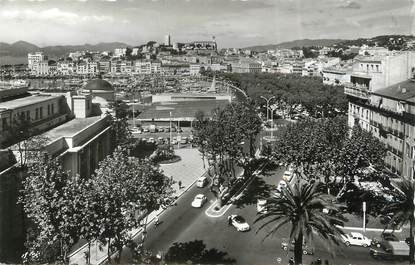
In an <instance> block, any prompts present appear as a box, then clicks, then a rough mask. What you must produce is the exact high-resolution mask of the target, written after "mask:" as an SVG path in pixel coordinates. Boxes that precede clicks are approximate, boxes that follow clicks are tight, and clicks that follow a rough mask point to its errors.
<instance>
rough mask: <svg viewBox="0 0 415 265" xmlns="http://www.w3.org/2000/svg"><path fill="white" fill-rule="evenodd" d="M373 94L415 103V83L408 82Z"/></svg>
mask: <svg viewBox="0 0 415 265" xmlns="http://www.w3.org/2000/svg"><path fill="white" fill-rule="evenodd" d="M403 90H404V91H405V92H404V93H403V92H402V91H403ZM372 94H375V95H379V96H384V97H388V98H393V99H397V100H404V101H412V102H415V100H414V98H415V81H412V80H406V81H403V82H400V83H397V84H394V85H391V86H388V87H386V88H383V89H381V90H377V91H374V92H372Z"/></svg>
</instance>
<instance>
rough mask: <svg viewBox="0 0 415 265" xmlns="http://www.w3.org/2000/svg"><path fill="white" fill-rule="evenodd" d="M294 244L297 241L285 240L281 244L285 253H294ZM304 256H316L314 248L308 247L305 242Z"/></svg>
mask: <svg viewBox="0 0 415 265" xmlns="http://www.w3.org/2000/svg"><path fill="white" fill-rule="evenodd" d="M294 243H295V241H294V240H292V241H291V242H289V240H288V239H286V238H283V239H282V242H281V248H282V249H283V250H285V251H288V250H289V251H294ZM303 254H304V255H314V248H313V247H311V246H308V245H307V244H306V243H305V242H303Z"/></svg>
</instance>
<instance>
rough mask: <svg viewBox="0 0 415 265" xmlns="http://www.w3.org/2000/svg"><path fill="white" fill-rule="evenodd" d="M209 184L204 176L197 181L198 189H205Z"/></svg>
mask: <svg viewBox="0 0 415 265" xmlns="http://www.w3.org/2000/svg"><path fill="white" fill-rule="evenodd" d="M207 183H208V179H207V177H204V176H202V177H200V178H198V179H197V181H196V187H198V188H203V187H205V186H206V184H207Z"/></svg>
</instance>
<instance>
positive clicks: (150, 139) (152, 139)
mask: <svg viewBox="0 0 415 265" xmlns="http://www.w3.org/2000/svg"><path fill="white" fill-rule="evenodd" d="M147 142H149V143H155V142H156V140H154V138H153V137H150V138H148V141H147Z"/></svg>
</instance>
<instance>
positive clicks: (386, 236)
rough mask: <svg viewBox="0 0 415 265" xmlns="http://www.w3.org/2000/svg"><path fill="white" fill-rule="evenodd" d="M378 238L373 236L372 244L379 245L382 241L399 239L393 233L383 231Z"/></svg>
mask: <svg viewBox="0 0 415 265" xmlns="http://www.w3.org/2000/svg"><path fill="white" fill-rule="evenodd" d="M380 237H381V238H380V239H377V238H374V239H372V246H376V247H378V248H379V247H381V243H382V242H384V241H395V242H396V241H399V238H398V237H397V236H395V235H394V234H393V233H383V234H382V235H381V236H380Z"/></svg>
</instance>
